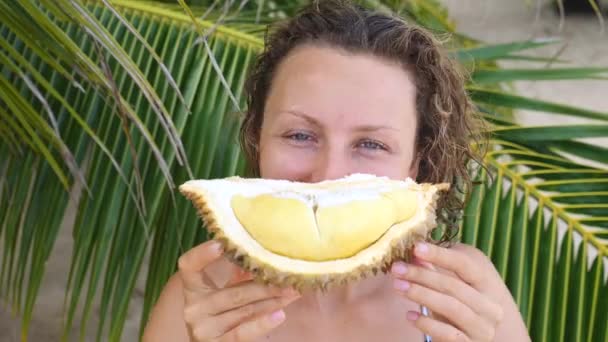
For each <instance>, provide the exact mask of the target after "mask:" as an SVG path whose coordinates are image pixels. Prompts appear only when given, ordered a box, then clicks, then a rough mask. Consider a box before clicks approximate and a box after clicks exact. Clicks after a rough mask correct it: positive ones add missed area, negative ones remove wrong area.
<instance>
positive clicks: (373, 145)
mask: <svg viewBox="0 0 608 342" xmlns="http://www.w3.org/2000/svg"><path fill="white" fill-rule="evenodd" d="M361 147H363V148H366V149H370V150H386V147H385V146H384V145H383V144H381V143H378V142H376V141H373V140H365V141H363V142H362V143H361Z"/></svg>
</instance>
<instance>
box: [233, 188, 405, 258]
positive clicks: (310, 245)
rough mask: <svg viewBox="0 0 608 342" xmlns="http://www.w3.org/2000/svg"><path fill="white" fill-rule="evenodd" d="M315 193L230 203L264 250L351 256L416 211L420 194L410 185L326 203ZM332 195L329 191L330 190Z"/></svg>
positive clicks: (302, 255) (292, 254)
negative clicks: (305, 196) (314, 194)
mask: <svg viewBox="0 0 608 342" xmlns="http://www.w3.org/2000/svg"><path fill="white" fill-rule="evenodd" d="M320 196H321V197H320V200H321V202H320V203H318V202H316V201H317V200H316V199H315V198H314V197H313V198H310V197H312V196H309V197H308V198H297V194H295V193H294V194H291V195H285V194H281V193H278V194H262V195H257V196H254V197H245V196H243V195H235V196H234V197H233V198H232V201H231V206H232V209H233V211H234V214H235V215H236V217H237V219H238V220H239V222H240V223H241V224H242V226H243V228H244V229H246V230H247V232H249V234H251V236H252V237H253V238H254V239H255V240H256V241H257V242H259V243H260V244H261V245H262V246H263V247H264V248H266V249H268V250H270V251H272V252H275V253H278V254H281V255H284V256H287V257H290V258H295V259H301V260H311V261H328V260H336V259H341V258H348V257H351V256H353V255H354V254H356V253H357V252H359V251H361V250H362V249H364V248H366V247H368V246H370V245H371V244H372V243H373V242H374V241H376V240H378V239H379V238H380V237H381V236H382V235H383V234H384V233H385V232H386V231H387V230H388V229H389V228H390V227H391V226H393V225H394V224H397V223H399V222H402V221H405V220H406V219H408V218H409V217H411V216H412V215H413V214H414V213H415V211H416V207H417V206H416V200H417V198H416V193H415V192H413V191H409V190H406V189H399V190H393V191H390V192H385V193H376V194H372V195H371V196H369V195H368V196H366V198H356V196H354V198H353V199H350V198H349V196H343V197H345V198H344V199H342V201H341V202H340V201H339V199H338V201H339V202H338V203H323V194H321V195H320ZM326 196H331V194H326Z"/></svg>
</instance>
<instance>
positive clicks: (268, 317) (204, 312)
mask: <svg viewBox="0 0 608 342" xmlns="http://www.w3.org/2000/svg"><path fill="white" fill-rule="evenodd" d="M221 255H222V248H221V245H220V244H219V243H218V242H216V241H213V240H210V241H207V242H204V243H202V244H201V245H198V246H196V247H194V248H192V249H191V250H189V251H188V252H186V253H185V254H184V255H182V256H181V257H180V258H179V261H178V268H179V270H178V274H179V276H180V278H181V280H182V283H183V292H184V301H185V302H184V318H185V321H186V326H187V327H188V334H189V336H190V340H191V341H196V342H203V341H218V342H220V341H222V342H223V341H231V342H232V341H239V342H241V341H252V340H254V339H256V338H259V337H261V336H263V335H264V334H267V333H269V332H270V331H271V330H273V329H274V328H276V327H277V326H279V325H280V324H281V323H282V322H283V321H284V319H285V312H284V311H283V308H284V307H285V306H287V305H288V304H289V303H291V302H293V301H294V300H296V299H297V298H299V294H298V293H297V292H296V291H294V290H293V289H279V288H275V287H271V286H265V285H263V284H260V283H257V282H255V281H253V280H251V277H250V276H248V275H246V274H245V273H244V272H243V271H242V270H241V269H240V268H237V267H236V266H235V272H234V274H233V276H232V279H231V280H230V281H229V282H228V283H227V284H226V286H224V287H222V288H218V287H217V286H215V285H214V284H212V283H211V282H210V281H208V280H206V279H208V278H209V276H210V274H209V271H208V270H207V271H206V268H207V266H208V265H210V264H211V262H213V261H215V260H217V259H218V258H219V257H220V256H221Z"/></svg>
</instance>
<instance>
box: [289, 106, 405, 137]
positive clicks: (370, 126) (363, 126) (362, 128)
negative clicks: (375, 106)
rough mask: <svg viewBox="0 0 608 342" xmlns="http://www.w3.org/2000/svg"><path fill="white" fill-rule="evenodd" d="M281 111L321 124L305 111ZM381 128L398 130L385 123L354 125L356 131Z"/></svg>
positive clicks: (319, 125) (316, 124)
mask: <svg viewBox="0 0 608 342" xmlns="http://www.w3.org/2000/svg"><path fill="white" fill-rule="evenodd" d="M283 112H284V113H287V114H291V115H293V116H297V117H299V118H301V119H304V120H306V121H307V122H308V123H310V124H312V125H314V126H317V127H321V126H322V125H321V123H320V122H319V121H318V120H317V119H315V118H313V117H312V116H310V115H308V114H306V113H302V112H298V111H293V110H285V111H283ZM381 130H391V131H398V129H396V128H394V127H391V126H386V125H361V126H356V127H355V131H358V132H375V131H381Z"/></svg>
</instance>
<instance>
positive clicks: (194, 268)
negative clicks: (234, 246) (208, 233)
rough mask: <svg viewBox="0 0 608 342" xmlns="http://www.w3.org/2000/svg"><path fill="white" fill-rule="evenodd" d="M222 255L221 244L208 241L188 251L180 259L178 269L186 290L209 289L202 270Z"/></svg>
mask: <svg viewBox="0 0 608 342" xmlns="http://www.w3.org/2000/svg"><path fill="white" fill-rule="evenodd" d="M221 255H222V247H221V244H220V243H219V242H217V241H213V240H209V241H206V242H204V243H202V244H200V245H198V246H196V247H194V248H192V249H190V250H189V251H187V252H186V253H184V254H183V255H182V256H181V257H180V258H179V260H178V262H177V264H178V271H179V274H180V277H181V278H182V281H183V284H184V288H185V289H186V290H199V289H209V286H208V285H205V282H204V281H203V274H202V272H201V271H202V270H203V269H204V268H205V267H206V266H207V265H209V264H210V263H211V262H213V261H214V260H216V259H217V258H219V257H220V256H221Z"/></svg>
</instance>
